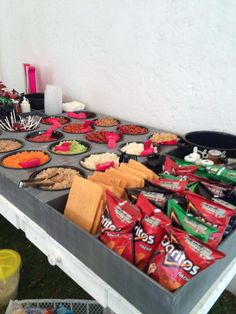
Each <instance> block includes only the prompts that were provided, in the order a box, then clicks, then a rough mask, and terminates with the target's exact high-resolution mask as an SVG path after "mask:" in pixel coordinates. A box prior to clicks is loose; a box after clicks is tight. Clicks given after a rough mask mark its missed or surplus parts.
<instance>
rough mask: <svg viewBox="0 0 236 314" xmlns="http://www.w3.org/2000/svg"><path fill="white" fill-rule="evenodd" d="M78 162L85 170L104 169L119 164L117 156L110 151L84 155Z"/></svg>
mask: <svg viewBox="0 0 236 314" xmlns="http://www.w3.org/2000/svg"><path fill="white" fill-rule="evenodd" d="M79 163H80V165H81V166H82V167H83V168H84V169H86V170H92V171H94V170H96V171H105V170H106V169H108V168H110V167H114V168H117V167H118V166H119V156H118V155H117V154H115V153H110V152H102V153H94V154H91V155H87V156H85V157H84V158H83V159H81V160H80V162H79Z"/></svg>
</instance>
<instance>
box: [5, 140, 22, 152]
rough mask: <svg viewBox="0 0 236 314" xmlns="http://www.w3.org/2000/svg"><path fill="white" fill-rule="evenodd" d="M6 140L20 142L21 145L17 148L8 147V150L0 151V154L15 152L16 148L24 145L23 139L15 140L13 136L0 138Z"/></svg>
mask: <svg viewBox="0 0 236 314" xmlns="http://www.w3.org/2000/svg"><path fill="white" fill-rule="evenodd" d="M6 140H7V141H14V142H17V143H19V144H21V146H20V147H18V148H14V149H10V150H8V151H6V152H1V151H0V154H7V153H10V152H15V151H17V150H19V149H21V148H22V147H24V146H25V144H24V142H23V141H21V140H17V139H15V138H1V139H0V141H6Z"/></svg>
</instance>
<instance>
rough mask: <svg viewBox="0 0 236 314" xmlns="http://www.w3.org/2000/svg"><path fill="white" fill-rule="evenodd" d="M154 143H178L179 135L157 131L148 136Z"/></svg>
mask: <svg viewBox="0 0 236 314" xmlns="http://www.w3.org/2000/svg"><path fill="white" fill-rule="evenodd" d="M148 139H149V140H151V141H152V143H154V144H157V145H176V144H177V143H178V140H179V137H178V136H177V135H176V134H173V133H168V132H155V133H153V134H151V135H150V136H149V137H148Z"/></svg>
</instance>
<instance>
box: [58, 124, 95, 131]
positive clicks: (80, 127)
mask: <svg viewBox="0 0 236 314" xmlns="http://www.w3.org/2000/svg"><path fill="white" fill-rule="evenodd" d="M93 129H94V128H93V126H92V125H89V124H85V123H70V124H67V125H65V126H64V127H63V128H62V130H63V131H64V132H65V133H71V134H82V133H88V132H90V131H92V130H93Z"/></svg>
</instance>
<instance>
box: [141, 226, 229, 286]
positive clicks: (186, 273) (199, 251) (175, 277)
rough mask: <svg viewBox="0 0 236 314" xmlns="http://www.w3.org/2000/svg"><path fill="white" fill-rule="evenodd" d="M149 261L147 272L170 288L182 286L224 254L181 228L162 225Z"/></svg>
mask: <svg viewBox="0 0 236 314" xmlns="http://www.w3.org/2000/svg"><path fill="white" fill-rule="evenodd" d="M166 230H167V232H166V234H165V235H164V237H163V239H162V241H161V242H160V244H159V245H157V247H156V249H155V252H154V254H153V256H152V258H151V260H150V262H149V266H148V271H147V273H148V275H150V276H151V277H152V278H153V279H155V280H156V281H157V282H159V283H160V284H161V285H162V286H163V287H165V288H166V289H168V290H170V291H175V290H176V289H178V288H180V287H182V286H183V285H184V284H185V283H186V282H188V281H189V280H190V279H192V278H193V277H194V276H196V275H197V274H198V273H199V272H201V271H202V270H204V269H205V268H207V267H209V266H210V265H212V264H213V263H214V262H216V261H217V260H218V259H221V258H223V257H224V256H225V255H224V254H223V253H221V252H219V251H216V250H215V249H212V248H210V247H209V246H207V245H205V244H204V243H202V242H200V241H199V240H197V239H196V238H194V237H191V236H190V235H188V234H187V233H186V232H185V231H181V230H179V229H175V228H170V227H167V228H166Z"/></svg>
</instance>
